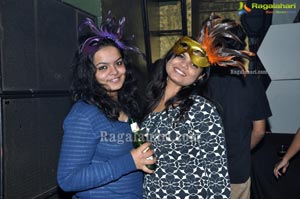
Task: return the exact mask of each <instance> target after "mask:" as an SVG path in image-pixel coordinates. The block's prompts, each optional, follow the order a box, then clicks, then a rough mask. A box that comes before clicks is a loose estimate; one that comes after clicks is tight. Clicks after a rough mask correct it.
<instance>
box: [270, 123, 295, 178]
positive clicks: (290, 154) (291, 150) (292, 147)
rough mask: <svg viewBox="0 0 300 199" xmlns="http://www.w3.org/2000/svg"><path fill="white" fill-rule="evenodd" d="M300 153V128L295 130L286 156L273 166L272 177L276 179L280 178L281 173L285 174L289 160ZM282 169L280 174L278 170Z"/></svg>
mask: <svg viewBox="0 0 300 199" xmlns="http://www.w3.org/2000/svg"><path fill="white" fill-rule="evenodd" d="M298 151H300V128H299V129H298V130H297V133H296V135H295V137H294V139H293V141H292V143H291V145H290V147H289V149H288V150H287V152H286V154H285V155H284V156H283V158H282V160H281V161H280V162H279V163H277V164H276V165H275V168H274V171H273V172H274V175H275V176H276V177H277V178H278V177H279V176H281V175H282V174H281V173H285V172H286V169H287V167H288V166H289V161H290V159H291V158H292V157H293V156H294V155H295V154H296V153H297V152H298ZM281 168H282V172H280V169H281Z"/></svg>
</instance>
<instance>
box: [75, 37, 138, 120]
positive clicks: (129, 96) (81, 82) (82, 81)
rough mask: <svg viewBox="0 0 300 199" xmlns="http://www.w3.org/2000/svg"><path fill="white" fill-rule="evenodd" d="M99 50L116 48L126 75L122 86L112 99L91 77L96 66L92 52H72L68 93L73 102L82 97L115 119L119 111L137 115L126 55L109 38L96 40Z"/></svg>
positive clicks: (133, 87)
mask: <svg viewBox="0 0 300 199" xmlns="http://www.w3.org/2000/svg"><path fill="white" fill-rule="evenodd" d="M97 45H98V46H99V49H101V48H103V47H106V46H113V47H115V48H117V49H118V50H119V51H120V54H121V56H122V58H123V61H124V63H125V66H126V78H125V82H124V85H123V87H122V88H121V89H120V90H119V91H118V101H115V100H113V99H112V98H111V97H110V96H109V95H108V94H107V90H106V89H105V88H104V87H103V86H102V85H101V84H99V83H98V82H97V80H96V78H95V74H96V67H95V66H94V64H93V56H94V54H93V55H83V54H82V53H81V52H80V51H78V52H76V55H75V58H74V62H73V65H72V69H73V77H72V83H71V89H70V90H71V94H72V99H73V100H74V101H78V100H83V101H85V102H86V103H88V104H93V105H95V106H97V107H98V108H99V109H100V110H101V111H102V112H103V113H104V114H105V115H106V116H107V117H108V118H109V119H111V120H118V117H119V113H120V111H124V112H125V113H126V114H127V115H128V116H129V117H133V118H135V117H138V114H139V113H140V109H139V105H138V103H137V101H136V96H137V86H136V85H137V83H136V80H135V79H134V77H133V75H132V70H131V64H130V60H129V56H128V54H126V52H125V51H124V50H122V49H120V48H119V47H118V46H117V45H116V44H115V42H114V41H113V40H111V39H103V40H102V41H99V42H98V43H97Z"/></svg>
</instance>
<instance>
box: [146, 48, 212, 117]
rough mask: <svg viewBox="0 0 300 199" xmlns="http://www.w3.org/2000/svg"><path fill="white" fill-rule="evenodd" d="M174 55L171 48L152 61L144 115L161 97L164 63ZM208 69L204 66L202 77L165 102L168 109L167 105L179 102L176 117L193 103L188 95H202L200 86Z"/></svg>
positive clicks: (164, 82)
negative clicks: (178, 111) (178, 112)
mask: <svg viewBox="0 0 300 199" xmlns="http://www.w3.org/2000/svg"><path fill="white" fill-rule="evenodd" d="M175 56H177V55H175V54H174V53H173V51H172V49H170V50H169V51H168V52H167V53H166V55H165V56H164V57H163V58H161V59H158V60H157V61H155V62H154V64H153V66H152V68H151V69H152V71H151V72H150V81H149V83H148V85H147V89H146V102H147V107H146V109H145V110H144V116H147V115H148V114H149V113H151V112H152V111H153V110H154V109H155V107H156V106H157V105H158V103H159V101H160V100H161V98H162V97H163V95H164V92H165V88H166V85H167V72H166V64H167V62H168V61H169V60H170V59H173V58H174V57H175ZM209 71H210V69H209V67H207V68H204V70H203V73H205V75H204V77H203V78H202V79H200V80H197V81H196V82H195V83H194V84H192V85H189V86H185V87H183V88H181V90H180V91H179V92H178V93H177V94H176V95H175V96H174V97H172V98H170V99H169V100H168V101H167V102H166V104H165V107H166V110H168V108H169V107H174V105H175V104H178V103H179V107H180V115H178V118H181V117H183V116H184V115H185V113H186V111H188V110H189V108H190V107H191V106H192V104H193V100H192V99H191V98H189V97H190V95H191V94H199V95H202V86H203V85H204V84H205V82H206V80H207V79H208V78H209Z"/></svg>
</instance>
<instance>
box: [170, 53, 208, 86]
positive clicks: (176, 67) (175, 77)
mask: <svg viewBox="0 0 300 199" xmlns="http://www.w3.org/2000/svg"><path fill="white" fill-rule="evenodd" d="M202 71H203V68H201V67H197V66H196V65H194V64H193V63H192V61H191V58H190V56H189V54H188V53H183V54H180V55H176V56H175V57H174V58H172V59H170V60H169V61H168V62H167V65H166V72H167V74H168V84H174V85H175V86H177V87H179V88H181V87H183V86H189V85H191V84H193V83H194V82H195V81H196V80H197V79H198V78H199V76H200V75H201V73H202Z"/></svg>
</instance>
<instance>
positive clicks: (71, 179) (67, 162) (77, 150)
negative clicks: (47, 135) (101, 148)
mask: <svg viewBox="0 0 300 199" xmlns="http://www.w3.org/2000/svg"><path fill="white" fill-rule="evenodd" d="M98 144H99V133H97V132H94V131H93V128H92V124H91V121H89V119H88V118H86V117H84V116H83V115H80V113H76V114H73V115H72V114H71V115H69V116H68V117H67V118H66V120H65V121H64V135H63V141H62V148H61V153H60V160H59V164H58V172H57V178H58V183H59V185H60V187H61V188H62V189H63V190H64V191H83V190H87V189H91V188H95V187H99V186H101V185H104V184H107V183H109V182H112V181H115V180H117V179H118V178H120V177H121V176H122V175H125V174H127V173H129V172H132V171H135V170H136V166H135V163H134V160H133V158H132V156H131V153H130V152H129V153H126V154H125V155H122V156H118V157H114V158H111V159H109V160H107V161H99V160H98V161H94V160H93V156H94V154H95V151H96V149H97V145H98Z"/></svg>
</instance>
